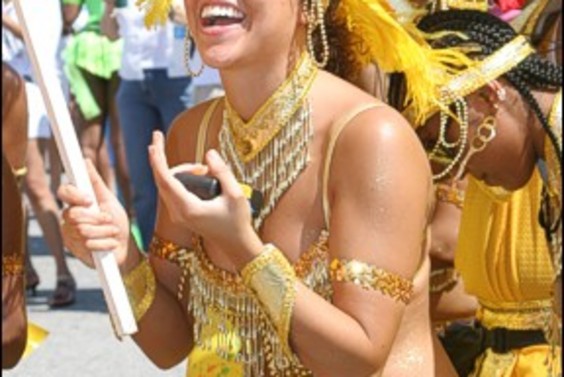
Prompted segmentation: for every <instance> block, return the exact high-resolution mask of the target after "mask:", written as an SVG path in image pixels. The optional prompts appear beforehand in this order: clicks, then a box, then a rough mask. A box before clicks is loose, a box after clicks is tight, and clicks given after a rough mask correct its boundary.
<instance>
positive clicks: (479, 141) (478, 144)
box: [455, 115, 497, 180]
mask: <svg viewBox="0 0 564 377" xmlns="http://www.w3.org/2000/svg"><path fill="white" fill-rule="evenodd" d="M496 127H497V124H496V121H495V117H493V116H492V115H488V116H487V117H486V119H484V121H483V122H482V124H480V125H479V126H478V129H477V130H476V136H474V138H473V139H472V142H471V143H470V149H469V150H468V153H467V154H466V157H465V158H464V161H462V163H461V164H460V167H459V169H458V172H457V174H456V177H455V180H459V179H461V178H462V175H463V174H464V169H465V168H466V165H467V164H468V161H469V160H470V158H471V157H472V156H473V155H475V154H476V153H478V152H481V151H483V150H484V149H485V148H486V146H487V145H488V144H489V143H490V142H491V141H492V140H493V139H495V137H496V136H497V131H496Z"/></svg>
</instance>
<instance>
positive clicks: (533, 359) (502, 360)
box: [470, 345, 562, 377]
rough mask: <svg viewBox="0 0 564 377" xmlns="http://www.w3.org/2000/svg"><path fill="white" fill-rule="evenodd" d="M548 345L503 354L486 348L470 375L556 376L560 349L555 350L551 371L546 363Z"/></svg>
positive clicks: (506, 376) (505, 376)
mask: <svg viewBox="0 0 564 377" xmlns="http://www.w3.org/2000/svg"><path fill="white" fill-rule="evenodd" d="M550 352H551V350H550V346H548V345H537V346H531V347H526V348H522V349H520V350H518V351H512V352H508V353H504V354H496V353H494V352H493V351H492V350H491V349H488V350H487V351H486V352H485V353H484V354H483V355H482V356H480V358H478V360H477V361H476V365H477V368H476V369H475V370H474V372H473V373H471V374H470V377H539V376H543V377H544V376H547V377H552V376H554V377H556V376H558V375H560V374H561V371H562V369H561V366H560V349H557V350H555V353H556V355H557V359H556V360H554V361H553V364H552V366H553V367H554V369H553V370H552V371H550V373H549V370H548V368H549V367H548V365H546V360H547V355H549V354H550Z"/></svg>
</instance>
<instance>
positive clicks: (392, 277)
mask: <svg viewBox="0 0 564 377" xmlns="http://www.w3.org/2000/svg"><path fill="white" fill-rule="evenodd" d="M329 277H330V279H331V281H333V282H342V283H353V284H356V285H359V286H361V287H362V288H363V289H366V290H374V291H378V292H380V293H382V294H384V295H386V296H388V297H391V298H392V299H394V300H395V301H397V302H403V303H404V304H407V303H408V302H409V300H410V299H411V295H412V294H413V283H412V282H411V281H409V280H408V279H405V278H403V277H401V276H399V275H396V274H392V273H390V272H387V271H385V270H383V269H381V268H378V267H376V266H373V265H370V264H367V263H364V262H359V261H357V260H354V259H352V260H347V259H337V258H336V259H333V261H332V262H331V265H330V266H329Z"/></svg>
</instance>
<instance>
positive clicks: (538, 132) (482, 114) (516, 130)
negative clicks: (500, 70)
mask: <svg viewBox="0 0 564 377" xmlns="http://www.w3.org/2000/svg"><path fill="white" fill-rule="evenodd" d="M500 90H502V91H504V92H505V98H504V99H502V98H499V95H498V93H499V91H500ZM534 95H535V97H536V98H537V101H538V102H539V104H540V106H541V109H543V112H544V113H545V114H548V113H549V112H550V108H551V106H552V101H553V100H554V96H555V93H546V92H535V93H534ZM466 99H467V101H468V112H469V119H468V121H469V127H468V143H469V144H470V143H471V142H472V140H473V139H474V137H475V135H476V130H477V129H478V127H479V125H480V124H481V123H482V122H483V121H484V119H486V117H487V116H494V117H495V124H496V136H495V138H494V139H493V140H492V141H491V142H490V143H488V145H487V146H486V147H485V149H484V150H483V151H481V152H478V153H476V154H475V155H473V156H472V157H471V158H470V160H469V161H468V164H467V165H466V167H465V173H469V174H471V175H473V176H474V177H475V178H477V179H479V180H482V181H484V182H485V183H486V184H488V185H490V186H501V187H504V188H505V189H507V190H517V189H518V188H520V187H523V186H524V185H525V184H526V183H527V182H528V180H529V179H530V177H531V174H532V172H533V170H534V169H535V164H536V161H537V159H539V158H544V143H545V137H546V133H545V131H544V129H543V128H542V125H541V124H540V122H539V120H538V119H537V118H536V116H535V114H534V113H533V111H532V110H531V109H530V107H529V106H528V104H526V103H525V102H524V101H523V99H522V97H521V95H520V94H519V93H518V92H517V91H516V90H515V89H514V88H513V87H512V86H510V85H508V84H507V83H506V82H505V81H504V80H499V81H495V82H493V83H492V84H490V85H489V86H486V87H483V88H481V89H479V90H478V91H476V92H474V93H472V94H470V95H469V96H468V97H467V98H466ZM438 129H439V115H438V114H435V115H434V116H433V117H432V118H431V119H430V120H429V121H428V122H427V123H426V124H425V126H423V127H420V128H419V129H418V130H417V133H418V135H419V137H420V138H421V140H422V142H423V144H424V145H425V147H426V149H429V148H430V147H432V146H433V145H434V143H435V142H436V140H437V135H438ZM459 131H460V129H459V126H458V124H457V123H456V122H453V121H452V120H451V121H450V123H449V128H448V133H447V138H448V140H450V141H453V140H457V139H458V137H459ZM465 154H466V153H464V155H465ZM435 168H437V167H435ZM439 169H440V168H439ZM459 169H460V165H457V166H455V167H454V169H453V172H454V173H456V172H458V171H459ZM439 171H440V170H439ZM435 173H437V171H435Z"/></svg>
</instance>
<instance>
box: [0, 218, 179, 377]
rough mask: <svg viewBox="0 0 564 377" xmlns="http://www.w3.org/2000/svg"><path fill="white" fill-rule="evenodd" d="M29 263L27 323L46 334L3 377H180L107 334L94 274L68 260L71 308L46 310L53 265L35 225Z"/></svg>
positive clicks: (108, 328) (109, 330)
mask: <svg viewBox="0 0 564 377" xmlns="http://www.w3.org/2000/svg"><path fill="white" fill-rule="evenodd" d="M29 242H30V248H31V253H32V262H33V264H34V266H35V268H36V270H37V272H38V273H39V275H40V279H41V283H40V284H39V286H38V290H37V295H36V296H35V297H30V296H29V295H28V320H30V321H32V322H34V323H36V324H38V325H40V326H41V327H43V328H45V329H47V330H48V331H49V336H48V337H47V338H46V340H45V341H44V342H43V343H42V344H41V345H40V346H39V348H37V349H36V350H35V351H34V352H33V353H32V354H31V355H30V356H29V357H27V358H26V359H23V360H22V361H20V363H19V364H18V365H17V366H16V367H15V368H14V369H12V370H10V371H2V374H3V375H4V376H7V377H160V376H163V377H184V376H185V365H184V363H181V364H180V365H178V366H176V367H175V368H173V369H170V370H167V371H162V370H160V369H158V368H157V367H155V366H154V365H153V364H152V363H151V362H150V361H149V360H148V359H147V358H146V357H145V356H144V355H143V353H142V352H141V350H140V349H139V348H138V347H137V346H136V345H135V343H134V342H133V341H132V340H131V339H125V340H124V341H122V342H120V341H118V340H117V339H116V338H115V336H114V334H113V331H112V328H111V324H110V319H109V316H108V314H107V309H106V304H105V302H104V298H103V295H102V291H101V289H100V285H99V283H98V275H97V272H96V271H95V270H90V269H88V268H87V267H85V266H84V265H82V264H81V263H80V262H79V261H78V260H76V259H74V258H73V257H69V258H68V261H69V264H70V269H71V271H72V273H73V274H74V277H75V279H76V280H77V288H78V290H77V297H76V302H75V304H74V305H72V306H69V307H66V308H63V309H56V310H53V309H50V308H49V306H48V305H47V299H48V298H49V297H50V296H51V295H52V293H53V290H54V287H55V263H54V260H53V258H52V257H51V255H50V254H49V251H48V249H47V246H46V244H45V243H44V242H43V238H42V234H41V230H40V228H39V226H38V225H37V222H36V221H35V220H32V221H31V226H30V237H29Z"/></svg>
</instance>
